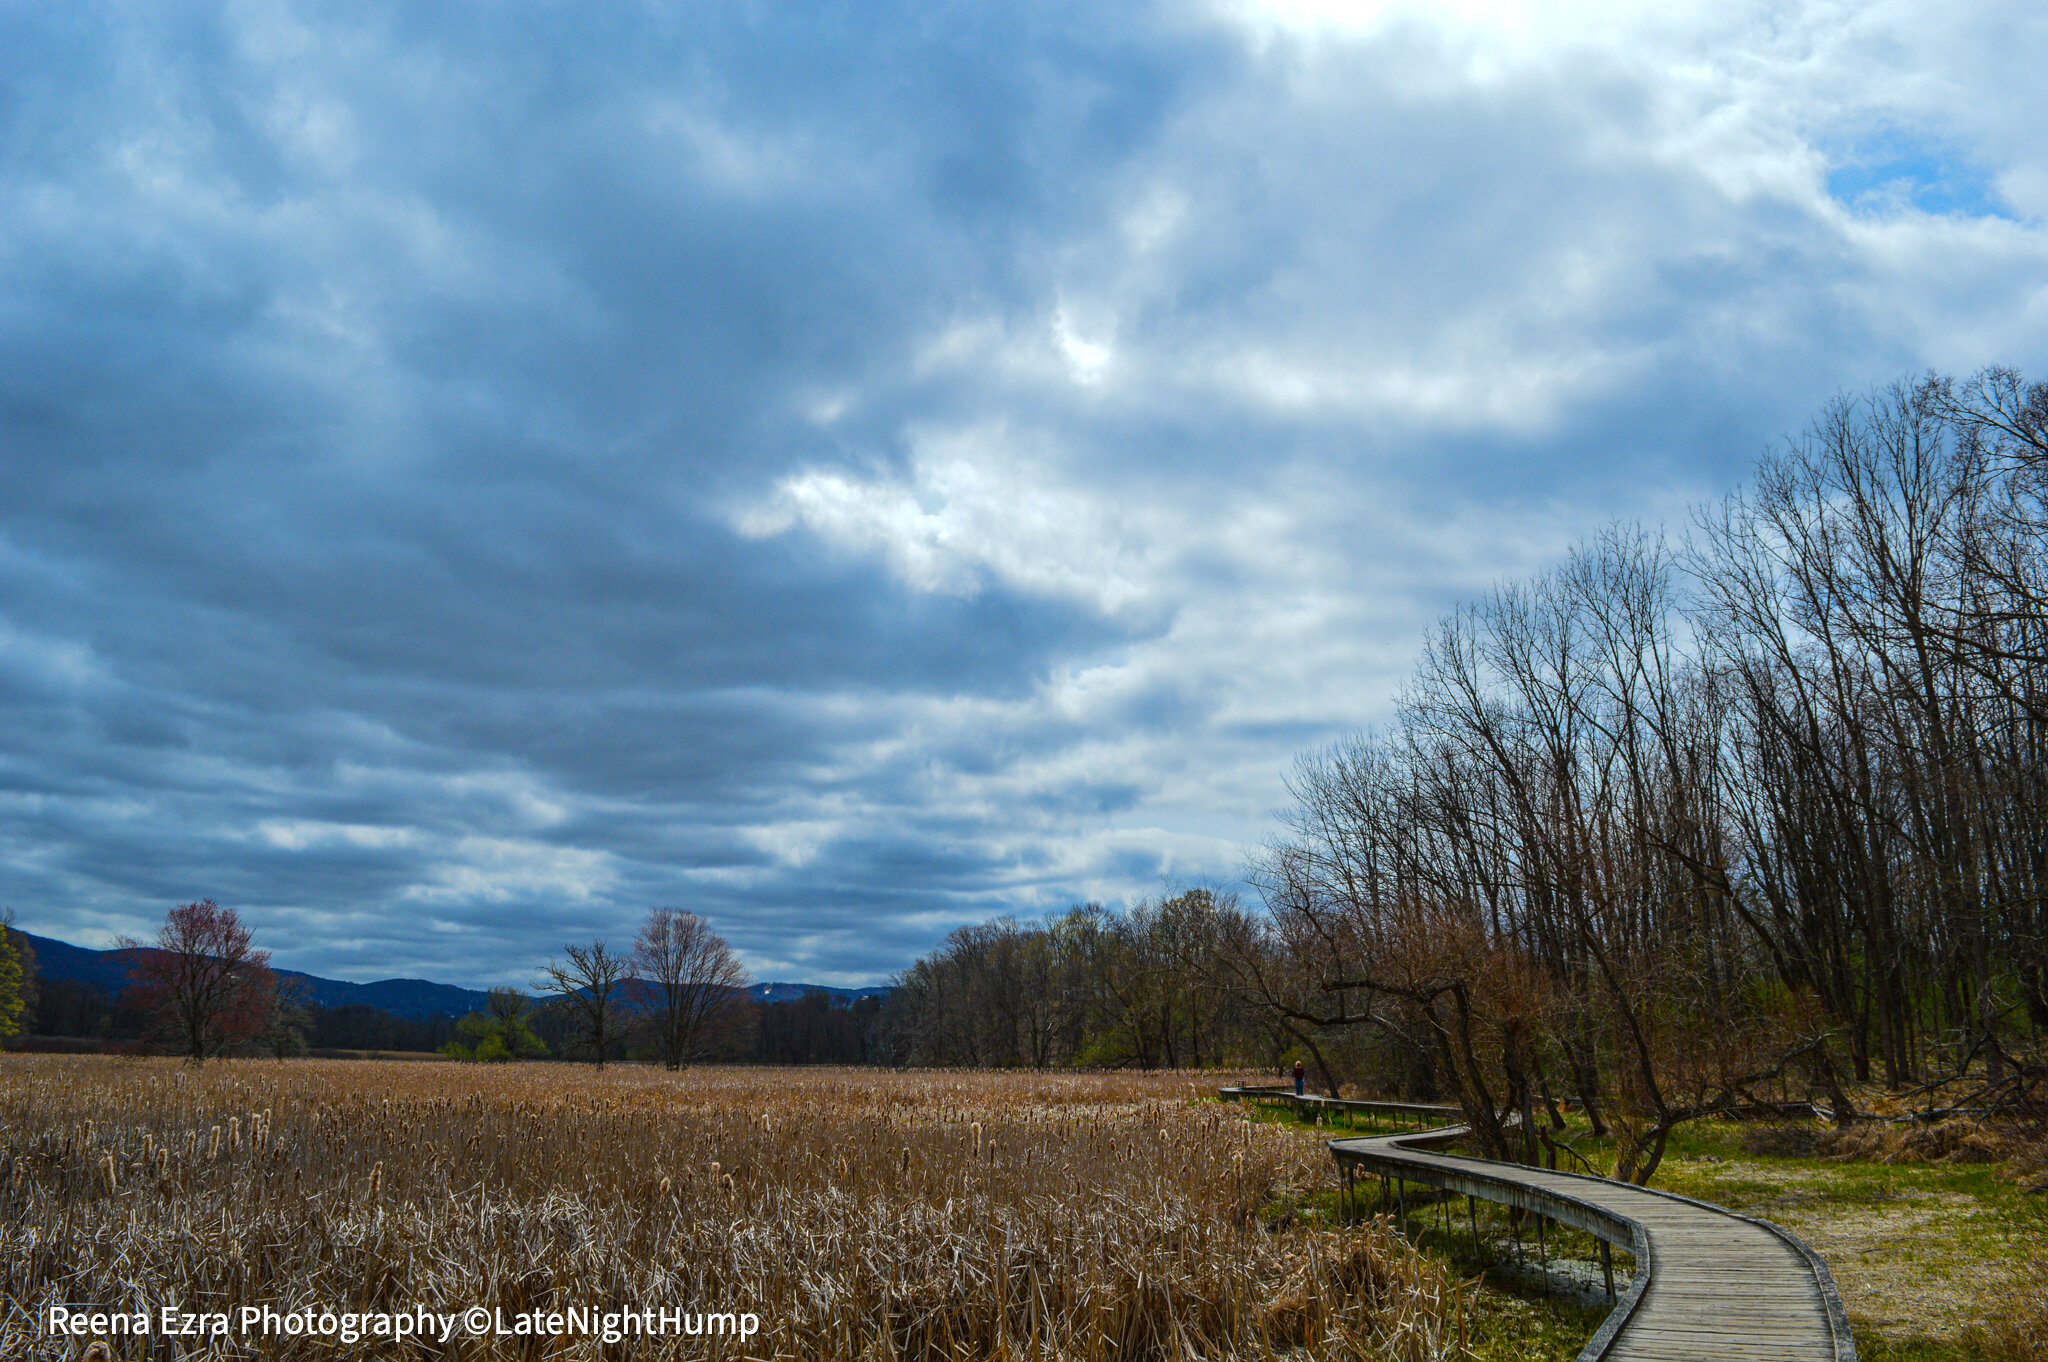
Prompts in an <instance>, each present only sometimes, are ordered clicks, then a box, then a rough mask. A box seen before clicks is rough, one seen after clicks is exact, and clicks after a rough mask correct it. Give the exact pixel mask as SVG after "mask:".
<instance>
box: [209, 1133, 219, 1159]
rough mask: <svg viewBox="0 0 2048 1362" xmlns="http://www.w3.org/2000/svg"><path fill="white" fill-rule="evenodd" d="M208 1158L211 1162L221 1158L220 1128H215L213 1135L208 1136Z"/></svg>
mask: <svg viewBox="0 0 2048 1362" xmlns="http://www.w3.org/2000/svg"><path fill="white" fill-rule="evenodd" d="M206 1157H207V1158H208V1159H209V1160H211V1159H217V1158H219V1157H220V1127H219V1126H215V1127H214V1128H213V1132H212V1133H211V1134H210V1135H208V1136H207V1137H206Z"/></svg>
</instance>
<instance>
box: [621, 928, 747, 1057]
mask: <svg viewBox="0 0 2048 1362" xmlns="http://www.w3.org/2000/svg"><path fill="white" fill-rule="evenodd" d="M632 965H633V969H634V971H635V972H636V973H637V975H638V984H639V988H640V990H641V991H642V992H643V993H644V995H645V1002H646V1008H647V1019H648V1024H649V1029H651V1030H652V1031H653V1033H654V1039H655V1044H656V1047H657V1048H658V1049H659V1050H660V1052H661V1062H662V1063H663V1064H664V1065H666V1066H667V1067H668V1068H670V1069H680V1068H682V1067H683V1066H684V1065H686V1064H688V1063H689V1062H690V1061H691V1060H692V1059H694V1058H695V1057H696V1055H697V1053H698V1048H699V1045H700V1043H701V1041H702V1039H703V1037H704V1036H705V1034H706V1033H707V1032H708V1031H709V1030H710V1029H711V1026H712V1024H713V1023H715V1022H716V1021H718V1020H719V1019H720V1018H721V1017H722V1016H723V1015H724V1014H725V1013H726V1012H727V1011H729V1010H730V1009H731V1008H732V1007H733V1006H734V1005H735V1004H736V1003H737V1002H738V1001H739V999H740V997H741V996H742V995H741V990H743V989H744V988H746V986H747V971H746V969H745V968H744V967H743V966H742V965H741V964H740V962H739V957H737V956H735V955H734V954H733V952H732V947H731V946H730V945H728V944H727V943H726V940H725V938H724V937H722V936H720V935H719V934H718V933H716V932H714V931H712V930H711V924H710V923H708V922H706V921H705V920H704V919H703V918H701V917H698V916H697V915H696V914H695V913H689V912H684V911H683V910H682V909H680V908H656V909H655V910H654V911H653V912H651V913H649V914H648V915H647V921H646V922H645V923H644V924H642V926H641V928H640V937H639V940H638V941H636V942H635V943H634V946H633V959H632Z"/></svg>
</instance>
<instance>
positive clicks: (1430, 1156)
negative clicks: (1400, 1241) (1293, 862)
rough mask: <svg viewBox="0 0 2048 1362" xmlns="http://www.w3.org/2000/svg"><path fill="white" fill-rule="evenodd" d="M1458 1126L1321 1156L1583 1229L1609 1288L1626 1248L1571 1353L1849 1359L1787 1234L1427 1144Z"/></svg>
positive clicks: (1400, 1111) (1669, 1359)
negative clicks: (1615, 1257) (1622, 1273)
mask: <svg viewBox="0 0 2048 1362" xmlns="http://www.w3.org/2000/svg"><path fill="white" fill-rule="evenodd" d="M1223 1096H1224V1097H1226V1098H1231V1099H1237V1100H1251V1101H1260V1102H1275V1103H1278V1104H1283V1105H1289V1106H1295V1107H1297V1108H1299V1109H1304V1110H1317V1109H1330V1110H1337V1111H1358V1112H1371V1113H1374V1114H1381V1113H1384V1114H1389V1115H1395V1116H1401V1115H1407V1114H1416V1115H1420V1114H1421V1113H1422V1112H1424V1111H1428V1112H1433V1113H1435V1114H1437V1115H1439V1116H1441V1115H1442V1114H1444V1113H1447V1112H1448V1113H1451V1114H1456V1108H1444V1107H1434V1108H1430V1107H1425V1106H1422V1105H1421V1104H1415V1103H1406V1102H1352V1101H1342V1100H1340V1099H1335V1098H1315V1099H1311V1098H1309V1097H1308V1096H1307V1095H1306V1094H1304V1095H1303V1096H1302V1097H1296V1096H1295V1095H1294V1094H1293V1093H1291V1092H1287V1091H1285V1090H1284V1089H1283V1090H1277V1091H1276V1090H1273V1089H1264V1088H1226V1089H1224V1090H1223ZM1466 1133H1467V1131H1466V1127H1464V1126H1462V1125H1451V1126H1445V1127H1441V1128H1438V1129H1434V1130H1425V1131H1417V1132H1414V1133H1409V1134H1399V1135H1381V1136H1368V1137H1364V1138H1358V1139H1339V1140H1331V1141H1330V1142H1329V1143H1330V1153H1331V1155H1332V1156H1333V1157H1334V1158H1335V1159H1336V1161H1337V1166H1338V1167H1339V1168H1340V1169H1342V1170H1343V1172H1344V1177H1345V1182H1346V1189H1347V1191H1348V1190H1349V1188H1350V1186H1351V1185H1352V1183H1353V1181H1354V1180H1355V1179H1356V1177H1357V1176H1358V1175H1359V1174H1360V1173H1365V1174H1368V1175H1373V1176H1379V1177H1383V1178H1387V1179H1390V1180H1392V1181H1394V1182H1395V1183H1396V1184H1397V1186H1405V1184H1406V1183H1409V1182H1417V1183H1421V1184H1423V1185H1425V1186H1429V1187H1435V1188H1438V1189H1441V1190H1443V1191H1446V1192H1455V1193H1460V1194H1463V1195H1464V1196H1466V1197H1469V1198H1480V1199H1484V1200H1487V1201H1492V1202H1498V1203H1501V1204H1503V1205H1507V1206H1510V1207H1515V1208H1518V1209H1520V1210H1522V1211H1525V1212H1528V1213H1531V1214H1534V1215H1537V1216H1541V1217H1544V1218H1546V1219H1549V1220H1554V1221H1557V1222H1558V1223H1559V1224H1563V1225H1570V1226H1572V1227H1574V1228H1576V1229H1581V1230H1584V1231H1586V1232H1587V1233H1589V1234H1591V1235H1592V1236H1593V1237H1595V1238H1596V1239H1598V1240H1600V1241H1601V1261H1602V1264H1603V1266H1605V1267H1606V1268H1607V1282H1608V1290H1609V1293H1610V1294H1611V1293H1612V1292H1613V1289H1614V1288H1613V1280H1614V1279H1613V1270H1612V1258H1611V1256H1610V1253H1609V1249H1608V1246H1609V1245H1615V1246H1618V1247H1620V1248H1623V1249H1626V1250H1627V1251H1628V1252H1630V1253H1632V1254H1634V1255H1635V1261H1636V1270H1635V1273H1634V1275H1633V1277H1632V1278H1631V1280H1630V1281H1629V1284H1628V1287H1627V1289H1626V1290H1625V1291H1624V1292H1622V1294H1621V1296H1620V1297H1619V1299H1618V1300H1617V1301H1616V1302H1615V1306H1614V1308H1613V1309H1612V1310H1611V1311H1610V1312H1609V1313H1608V1316H1607V1318H1606V1320H1605V1321H1604V1322H1603V1323H1602V1324H1601V1326H1600V1328H1599V1330H1598V1331H1597V1332H1595V1334H1594V1335H1593V1337H1592V1339H1591V1340H1589V1341H1588V1342H1587V1344H1586V1346H1585V1348H1584V1349H1583V1350H1582V1351H1581V1352H1580V1353H1579V1358H1578V1362H1603V1360H1604V1359H1617V1360H1619V1359H1655V1360H1656V1362H1683V1360H1687V1359H1709V1358H1712V1359H1721V1358H1735V1359H1745V1360H1746V1359H1757V1362H1762V1360H1763V1359H1778V1358H1784V1359H1806V1360H1810V1362H1856V1345H1855V1342H1854V1340H1853V1339H1852V1337H1851V1336H1850V1332H1849V1321H1848V1317H1847V1316H1846V1314H1845V1313H1844V1312H1843V1309H1842V1300H1841V1296H1840V1294H1839V1293H1838V1292H1837V1291H1836V1290H1835V1283H1834V1279H1833V1278H1832V1277H1831V1276H1830V1275H1829V1273H1828V1269H1827V1265H1826V1264H1825V1263H1823V1262H1822V1261H1821V1260H1820V1256H1819V1255H1818V1254H1816V1253H1815V1252H1814V1251H1813V1250H1812V1249H1811V1248H1809V1247H1807V1245H1806V1244H1805V1242H1804V1241H1802V1240H1800V1239H1799V1238H1798V1237H1797V1236H1796V1235H1793V1234H1791V1233H1790V1232H1788V1231H1786V1230H1783V1229H1780V1228H1779V1227H1778V1226H1776V1225H1773V1224H1771V1223H1770V1222H1769V1221H1766V1220H1757V1219H1754V1218H1752V1217H1750V1216H1745V1215H1739V1214H1737V1213H1736V1212H1734V1211H1730V1210H1727V1209H1726V1208H1724V1207H1720V1206H1711V1205H1708V1204H1707V1203H1706V1202H1703V1201H1694V1200H1692V1199H1691V1198H1689V1197H1682V1196H1678V1195H1676V1194H1674V1193H1671V1192H1662V1191H1657V1190H1654V1189H1652V1188H1648V1187H1637V1186H1635V1185H1633V1184H1631V1183H1625V1182H1616V1181H1613V1180H1612V1179H1609V1178H1598V1177H1588V1176H1585V1175H1583V1174H1578V1173H1561V1172H1555V1171H1553V1170H1550V1169H1546V1168H1531V1167H1526V1166H1524V1165H1521V1164H1511V1163H1498V1162H1495V1161H1492V1160H1488V1159H1474V1158H1465V1157H1461V1156H1458V1155H1453V1154H1445V1153H1441V1152H1438V1150H1439V1149H1440V1148H1441V1147H1442V1146H1445V1145H1449V1144H1452V1143H1454V1142H1456V1141H1457V1140H1458V1139H1460V1138H1461V1137H1463V1136H1464V1135H1465V1134H1466ZM1403 1200H1404V1203H1405V1197H1404V1198H1403Z"/></svg>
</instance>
